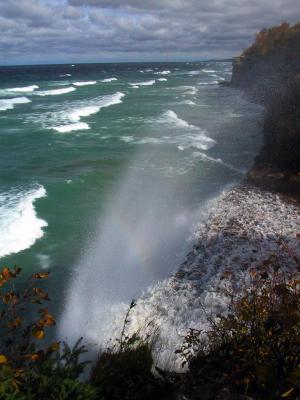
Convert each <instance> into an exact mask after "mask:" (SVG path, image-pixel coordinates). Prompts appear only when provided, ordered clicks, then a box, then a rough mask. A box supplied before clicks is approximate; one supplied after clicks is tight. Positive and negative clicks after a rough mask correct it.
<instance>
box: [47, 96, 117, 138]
mask: <svg viewBox="0 0 300 400" xmlns="http://www.w3.org/2000/svg"><path fill="white" fill-rule="evenodd" d="M124 96H125V94H124V93H121V92H116V93H114V94H111V95H106V96H102V97H99V98H96V99H93V100H90V101H86V102H84V105H83V106H79V107H78V106H77V107H72V108H71V109H68V110H66V111H65V112H63V116H62V117H63V119H65V120H67V121H68V122H69V123H67V124H63V125H58V126H54V127H52V128H53V129H55V130H56V131H58V132H60V133H65V132H71V131H74V130H81V129H83V130H86V129H89V125H88V124H87V123H85V122H81V121H80V119H81V118H82V117H88V116H89V115H92V114H96V113H98V112H99V111H100V110H101V109H102V108H106V107H110V106H113V105H116V104H120V103H122V101H123V100H122V99H123V97H124ZM81 104H82V103H81Z"/></svg>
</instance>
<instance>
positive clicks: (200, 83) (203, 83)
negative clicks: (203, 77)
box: [198, 81, 219, 86]
mask: <svg viewBox="0 0 300 400" xmlns="http://www.w3.org/2000/svg"><path fill="white" fill-rule="evenodd" d="M218 83H219V81H211V82H199V83H198V85H199V86H209V85H217V84H218Z"/></svg>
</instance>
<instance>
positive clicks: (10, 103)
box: [0, 97, 31, 111]
mask: <svg viewBox="0 0 300 400" xmlns="http://www.w3.org/2000/svg"><path fill="white" fill-rule="evenodd" d="M25 103H31V100H29V99H28V98H27V97H14V98H12V99H0V111H5V110H12V109H13V108H14V105H15V104H25Z"/></svg>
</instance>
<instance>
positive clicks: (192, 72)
mask: <svg viewBox="0 0 300 400" xmlns="http://www.w3.org/2000/svg"><path fill="white" fill-rule="evenodd" d="M199 74H201V71H189V72H188V75H191V76H194V75H199Z"/></svg>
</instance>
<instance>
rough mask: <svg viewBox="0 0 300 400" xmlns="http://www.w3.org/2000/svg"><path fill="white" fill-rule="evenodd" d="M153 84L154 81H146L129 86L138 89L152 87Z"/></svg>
mask: <svg viewBox="0 0 300 400" xmlns="http://www.w3.org/2000/svg"><path fill="white" fill-rule="evenodd" d="M154 83H155V79H153V80H151V81H146V82H137V83H130V86H132V87H133V88H135V89H138V88H139V87H140V86H152V85H154Z"/></svg>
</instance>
